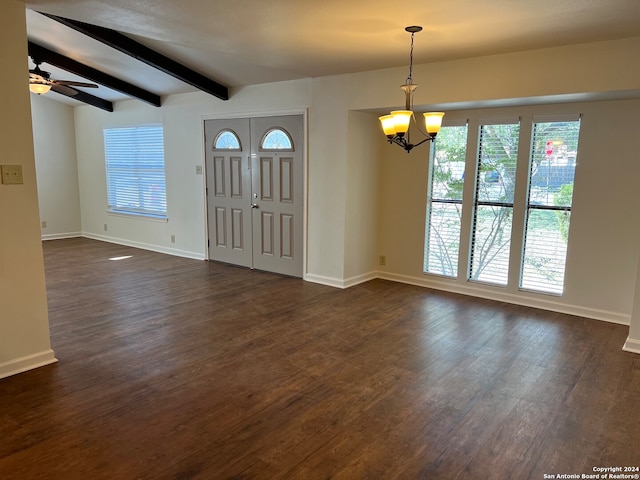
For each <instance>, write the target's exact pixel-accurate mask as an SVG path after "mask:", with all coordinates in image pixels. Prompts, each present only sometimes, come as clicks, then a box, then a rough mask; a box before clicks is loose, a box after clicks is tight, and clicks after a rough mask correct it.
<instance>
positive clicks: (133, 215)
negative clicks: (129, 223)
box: [107, 210, 169, 223]
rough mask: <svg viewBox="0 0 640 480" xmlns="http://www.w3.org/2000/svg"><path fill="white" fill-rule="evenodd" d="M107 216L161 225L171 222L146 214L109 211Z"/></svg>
mask: <svg viewBox="0 0 640 480" xmlns="http://www.w3.org/2000/svg"><path fill="white" fill-rule="evenodd" d="M107 215H109V216H112V217H121V218H134V219H136V220H147V221H150V222H160V223H167V222H168V221H169V217H161V216H159V215H148V214H144V213H133V212H132V213H129V212H114V211H110V210H108V211H107Z"/></svg>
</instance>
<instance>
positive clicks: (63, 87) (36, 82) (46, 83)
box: [29, 57, 98, 95]
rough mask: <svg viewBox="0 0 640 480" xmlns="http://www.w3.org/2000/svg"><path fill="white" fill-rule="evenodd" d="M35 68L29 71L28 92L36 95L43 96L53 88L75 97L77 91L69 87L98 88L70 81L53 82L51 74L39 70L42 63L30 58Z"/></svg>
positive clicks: (92, 84)
mask: <svg viewBox="0 0 640 480" xmlns="http://www.w3.org/2000/svg"><path fill="white" fill-rule="evenodd" d="M31 58H32V60H33V63H34V64H35V65H36V66H35V68H33V69H31V70H29V90H31V91H32V92H33V93H36V94H38V95H43V94H45V93H47V92H48V91H49V90H51V88H52V87H55V89H54V91H55V90H57V91H59V92H60V93H64V94H65V95H77V94H78V90H76V89H75V88H71V87H85V88H98V85H96V84H95V83H85V82H74V81H72V80H53V79H52V78H51V74H50V73H49V72H46V71H44V70H41V69H40V64H41V63H42V61H40V60H39V59H36V58H33V57H31Z"/></svg>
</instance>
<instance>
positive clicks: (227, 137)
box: [213, 130, 242, 150]
mask: <svg viewBox="0 0 640 480" xmlns="http://www.w3.org/2000/svg"><path fill="white" fill-rule="evenodd" d="M213 148H214V150H242V146H241V145H240V139H239V138H238V136H237V135H236V134H235V132H233V131H232V130H221V131H220V133H218V135H216V139H215V140H214V142H213Z"/></svg>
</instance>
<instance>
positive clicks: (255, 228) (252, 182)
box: [205, 115, 304, 277]
mask: <svg viewBox="0 0 640 480" xmlns="http://www.w3.org/2000/svg"><path fill="white" fill-rule="evenodd" d="M225 130H230V131H232V132H233V133H234V134H236V135H237V137H238V138H239V140H240V147H241V150H225V149H214V148H213V146H214V141H215V139H216V137H217V135H218V134H219V133H220V132H221V131H225ZM270 132H271V136H270V137H269V138H267V143H266V144H264V143H263V140H264V139H265V135H267V134H269V133H270ZM282 132H283V133H282ZM205 135H206V142H207V153H206V161H207V165H206V167H207V168H206V170H207V190H208V196H207V201H208V212H209V213H208V216H209V218H208V223H209V227H208V228H209V258H211V259H212V260H219V261H223V262H228V263H233V264H236V265H242V266H248V267H251V268H256V269H260V270H267V271H270V272H276V273H282V274H286V275H293V276H297V277H302V273H303V264H302V259H303V210H304V198H303V195H304V192H303V181H304V174H303V151H304V148H303V147H304V145H303V144H304V136H303V117H302V116H301V115H287V116H279V117H261V118H252V119H231V120H207V121H206V122H205ZM285 137H286V138H285ZM281 141H283V142H284V143H282V142H281Z"/></svg>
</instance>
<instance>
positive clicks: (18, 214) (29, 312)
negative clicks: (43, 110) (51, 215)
mask: <svg viewBox="0 0 640 480" xmlns="http://www.w3.org/2000/svg"><path fill="white" fill-rule="evenodd" d="M0 17H1V18H2V20H3V21H2V28H1V29H0V64H1V65H2V67H3V73H2V93H3V98H2V115H0V145H2V154H1V156H0V164H2V165H20V166H21V167H22V171H23V176H24V184H22V185H2V184H0V207H1V208H2V227H1V228H0V378H2V377H5V376H8V375H12V374H14V373H18V372H21V371H24V370H28V369H30V368H35V367H38V366H41V365H45V364H48V363H52V362H55V361H56V359H55V357H54V355H53V351H52V350H51V344H50V341H49V322H48V316H47V296H46V291H45V283H44V264H43V257H42V244H41V241H40V219H39V216H38V194H37V189H36V172H35V161H34V153H33V137H32V134H31V115H30V108H29V90H28V89H27V85H26V72H27V70H28V68H29V67H28V64H27V33H26V26H25V11H24V4H22V3H19V2H15V1H12V0H10V1H5V2H0Z"/></svg>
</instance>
